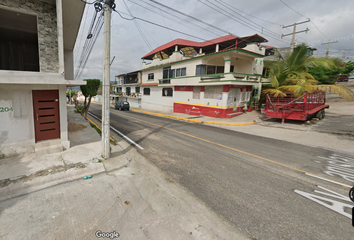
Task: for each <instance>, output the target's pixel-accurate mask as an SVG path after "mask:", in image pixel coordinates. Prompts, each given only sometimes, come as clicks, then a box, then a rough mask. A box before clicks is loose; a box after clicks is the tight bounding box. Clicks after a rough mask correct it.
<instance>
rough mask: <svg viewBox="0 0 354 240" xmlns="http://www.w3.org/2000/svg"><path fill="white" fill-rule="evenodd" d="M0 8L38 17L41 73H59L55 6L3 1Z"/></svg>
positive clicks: (34, 1)
mask: <svg viewBox="0 0 354 240" xmlns="http://www.w3.org/2000/svg"><path fill="white" fill-rule="evenodd" d="M0 7H4V8H6V9H8V10H12V9H13V10H14V11H19V12H23V13H27V14H34V15H37V29H38V45H39V65H40V71H41V72H52V73H57V72H58V71H59V60H58V37H57V20H56V19H57V18H56V8H55V4H49V3H45V2H41V1H38V0H1V1H0Z"/></svg>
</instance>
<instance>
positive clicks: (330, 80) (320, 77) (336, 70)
mask: <svg viewBox="0 0 354 240" xmlns="http://www.w3.org/2000/svg"><path fill="white" fill-rule="evenodd" d="M332 61H333V63H334V65H333V66H332V67H330V68H327V67H323V66H317V67H313V68H311V69H309V73H310V74H311V75H312V76H313V77H314V78H315V79H316V80H317V81H319V83H321V84H335V80H336V78H337V77H339V75H340V74H341V73H342V71H343V64H344V63H343V62H342V61H341V60H339V59H337V58H333V59H332Z"/></svg>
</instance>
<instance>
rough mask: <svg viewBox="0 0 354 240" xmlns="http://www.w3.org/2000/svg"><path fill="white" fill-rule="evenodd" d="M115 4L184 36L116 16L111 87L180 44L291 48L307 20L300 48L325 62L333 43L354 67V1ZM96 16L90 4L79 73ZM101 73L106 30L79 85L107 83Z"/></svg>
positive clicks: (148, 0) (79, 46)
mask: <svg viewBox="0 0 354 240" xmlns="http://www.w3.org/2000/svg"><path fill="white" fill-rule="evenodd" d="M88 1H90V2H93V0H88ZM155 2H158V3H161V4H162V5H158V4H156V3H155ZM115 4H116V7H115V10H116V11H118V12H120V13H121V15H122V16H123V17H125V18H128V19H131V18H132V17H131V15H132V16H134V17H137V18H141V19H144V20H147V21H150V22H153V23H155V24H158V25H161V26H163V27H167V28H170V29H173V30H177V31H179V32H175V31H172V30H168V29H166V28H163V27H159V26H156V25H153V24H150V23H147V22H143V21H141V20H137V19H135V20H126V19H123V18H121V16H120V15H119V14H118V13H116V12H112V17H111V59H113V58H114V60H113V62H112V64H111V71H110V80H111V81H114V80H115V76H116V75H119V74H123V73H128V72H132V71H136V70H140V69H141V68H142V59H141V57H143V56H144V55H145V54H147V53H149V52H150V51H152V50H153V49H155V48H157V47H159V46H161V45H163V44H165V43H167V42H170V41H172V40H174V39H177V38H182V39H188V40H192V41H197V42H203V41H205V40H211V39H214V38H217V37H221V36H225V35H227V34H228V33H231V34H233V35H236V36H240V37H244V36H249V35H253V34H256V33H257V34H259V35H261V36H263V37H264V38H266V39H267V40H268V42H267V43H264V44H266V45H270V46H274V47H288V46H290V42H291V36H283V37H282V35H287V34H291V33H292V32H293V26H290V27H287V28H284V26H289V25H292V24H294V23H301V22H305V21H307V20H308V19H310V21H309V22H306V23H302V24H298V25H297V27H296V31H303V30H306V29H309V31H308V32H307V33H305V32H303V33H298V34H296V42H297V43H298V44H300V43H306V44H307V45H308V46H311V47H314V48H316V49H317V51H315V56H325V55H326V50H327V46H328V44H327V43H328V42H333V43H330V45H329V46H330V51H329V56H330V57H336V58H340V59H343V60H344V61H354V27H353V23H354V14H353V9H354V1H353V0H336V1H333V0H296V1H295V0H247V1H246V0H115ZM139 5H140V6H139ZM163 5H164V6H163ZM165 6H167V7H168V8H166V7H165ZM176 11H179V12H180V13H178V12H176ZM94 12H95V9H94V6H93V5H89V4H86V7H85V12H84V15H83V17H82V22H81V25H80V31H79V34H78V37H77V40H76V45H75V49H74V64H75V71H76V70H77V69H78V66H79V65H80V62H82V63H83V61H80V60H81V54H82V51H83V50H84V49H85V48H84V46H85V40H86V37H87V35H88V33H89V28H90V24H91V22H92V19H93V16H94ZM181 13H183V14H185V15H183V14H181ZM188 16H190V17H188ZM96 19H97V18H96ZM198 20H200V21H202V22H204V23H205V24H204V23H202V22H200V21H198ZM137 25H138V26H139V28H140V31H139V29H138V28H137ZM212 26H214V27H212ZM183 33H186V34H188V35H185V34H183ZM92 39H93V38H92ZM91 41H92V40H91ZM86 49H87V47H86ZM102 69H103V28H102V30H101V32H100V33H99V34H97V41H96V42H95V44H94V45H93V48H92V51H91V54H90V56H89V58H88V59H87V62H86V65H85V67H84V68H82V71H81V72H82V73H81V74H80V76H79V77H78V78H77V80H83V79H87V78H97V79H101V80H102V76H103V72H102Z"/></svg>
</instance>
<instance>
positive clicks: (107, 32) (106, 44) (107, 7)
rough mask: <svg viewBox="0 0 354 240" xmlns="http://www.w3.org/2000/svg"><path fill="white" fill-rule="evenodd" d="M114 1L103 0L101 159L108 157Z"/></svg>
mask: <svg viewBox="0 0 354 240" xmlns="http://www.w3.org/2000/svg"><path fill="white" fill-rule="evenodd" d="M113 4H114V0H104V6H103V10H104V29H103V85H102V88H103V89H102V92H103V101H102V157H103V158H104V159H107V158H109V156H110V146H109V143H110V141H109V139H110V106H109V83H110V59H111V57H110V54H111V8H112V6H113Z"/></svg>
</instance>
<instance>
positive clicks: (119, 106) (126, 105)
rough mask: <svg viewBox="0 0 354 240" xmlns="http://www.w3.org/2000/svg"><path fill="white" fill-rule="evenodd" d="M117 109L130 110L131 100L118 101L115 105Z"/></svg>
mask: <svg viewBox="0 0 354 240" xmlns="http://www.w3.org/2000/svg"><path fill="white" fill-rule="evenodd" d="M114 108H115V109H118V110H124V109H126V110H128V111H129V108H130V104H129V102H127V101H119V102H117V103H116V105H115V106H114Z"/></svg>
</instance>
